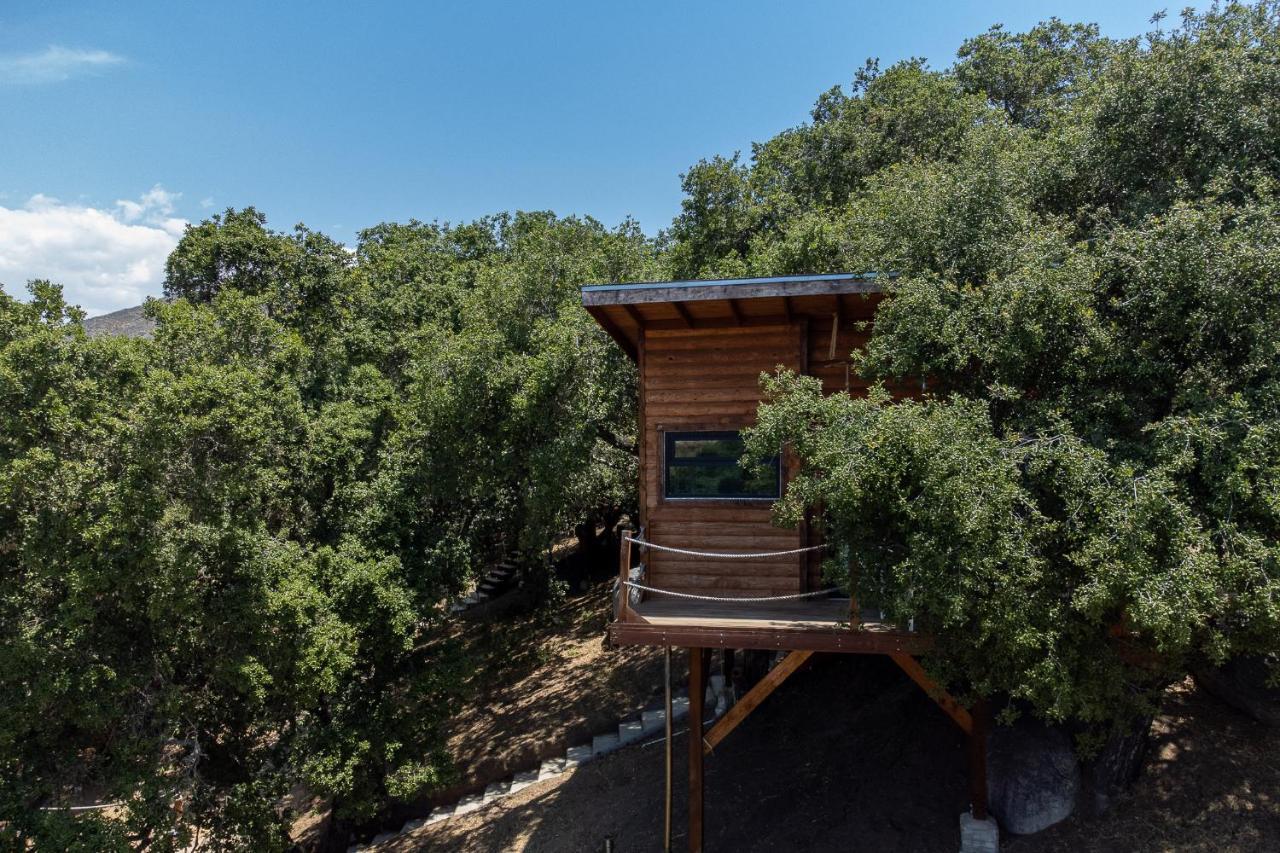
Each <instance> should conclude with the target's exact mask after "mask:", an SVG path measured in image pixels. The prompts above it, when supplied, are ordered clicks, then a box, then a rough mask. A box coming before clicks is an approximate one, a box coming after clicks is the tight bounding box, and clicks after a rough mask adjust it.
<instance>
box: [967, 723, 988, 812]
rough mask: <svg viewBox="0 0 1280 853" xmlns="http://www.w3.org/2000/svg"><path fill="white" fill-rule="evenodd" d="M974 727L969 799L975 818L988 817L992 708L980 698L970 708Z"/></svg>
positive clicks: (970, 761)
mask: <svg viewBox="0 0 1280 853" xmlns="http://www.w3.org/2000/svg"><path fill="white" fill-rule="evenodd" d="M970 715H971V717H972V719H973V729H972V731H970V732H969V801H970V807H971V808H972V809H973V817H974V819H975V820H986V819H987V728H988V726H989V725H990V716H991V709H990V707H989V706H988V705H987V700H986V699H979V700H978V701H977V702H975V703H974V704H973V707H972V708H971V709H970Z"/></svg>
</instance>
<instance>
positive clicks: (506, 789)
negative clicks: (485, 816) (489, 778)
mask: <svg viewBox="0 0 1280 853" xmlns="http://www.w3.org/2000/svg"><path fill="white" fill-rule="evenodd" d="M510 792H511V783H510V782H491V783H490V784H489V787H487V788H485V789H484V801H485V802H486V803H492V802H493V801H494V800H496V799H498V798H499V797H505V796H506V795H507V794H509V793H510Z"/></svg>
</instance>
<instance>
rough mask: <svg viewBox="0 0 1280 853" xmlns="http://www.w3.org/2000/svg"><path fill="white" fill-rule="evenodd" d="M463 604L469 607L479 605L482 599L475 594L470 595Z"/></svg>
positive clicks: (463, 600)
mask: <svg viewBox="0 0 1280 853" xmlns="http://www.w3.org/2000/svg"><path fill="white" fill-rule="evenodd" d="M462 603H463V604H465V605H466V606H467V607H470V606H471V605H473V604H479V603H480V599H479V598H477V597H476V594H475V593H474V592H473V593H471V594H470V595H468V596H467V597H466V598H464V599H462Z"/></svg>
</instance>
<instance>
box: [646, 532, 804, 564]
mask: <svg viewBox="0 0 1280 853" xmlns="http://www.w3.org/2000/svg"><path fill="white" fill-rule="evenodd" d="M626 540H627V541H628V542H633V543H635V544H636V545H639V546H640V547H641V548H652V549H653V550H655V551H666V552H668V553H671V554H684V555H685V556H686V557H705V558H707V559H709V560H763V559H766V558H768V557H790V556H792V555H793V554H804V553H806V552H808V551H820V550H822V549H823V548H825V547H827V546H826V545H810V546H809V547H807V548H792V549H791V550H789V551H761V552H758V553H754V554H741V553H724V552H718V551H690V550H688V549H687V548H672V547H671V546H669V545H655V544H654V543H652V542H646V541H644V540H643V539H635V538H632V537H630V536H628V537H626Z"/></svg>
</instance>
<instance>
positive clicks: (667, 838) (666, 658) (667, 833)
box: [662, 646, 671, 853]
mask: <svg viewBox="0 0 1280 853" xmlns="http://www.w3.org/2000/svg"><path fill="white" fill-rule="evenodd" d="M663 671H664V672H665V673H666V676H667V677H666V709H667V713H666V729H667V745H666V753H667V799H666V814H665V816H664V823H663V827H662V850H663V853H671V647H670V646H667V647H666V654H665V655H663Z"/></svg>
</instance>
